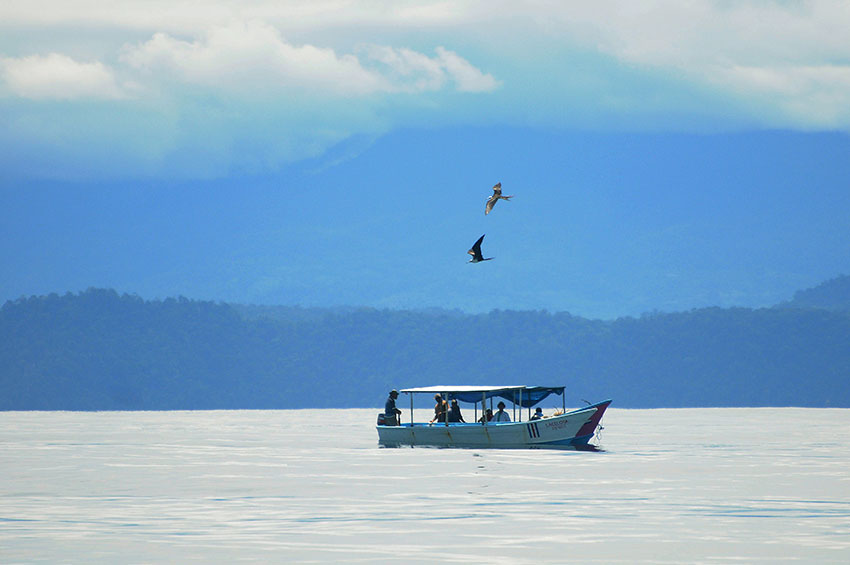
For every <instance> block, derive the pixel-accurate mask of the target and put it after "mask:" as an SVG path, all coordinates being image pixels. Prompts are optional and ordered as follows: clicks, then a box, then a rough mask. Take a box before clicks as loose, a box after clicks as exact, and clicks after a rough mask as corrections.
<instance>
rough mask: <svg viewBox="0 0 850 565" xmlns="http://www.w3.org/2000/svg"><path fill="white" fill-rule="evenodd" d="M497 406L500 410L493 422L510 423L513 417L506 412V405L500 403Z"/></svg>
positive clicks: (494, 415) (494, 416)
mask: <svg viewBox="0 0 850 565" xmlns="http://www.w3.org/2000/svg"><path fill="white" fill-rule="evenodd" d="M496 406H497V408H498V409H499V410H498V412H496V413H495V414H493V421H494V422H510V421H511V417H510V416H509V415H508V413H507V412H505V403H504V402H499V404H497V405H496Z"/></svg>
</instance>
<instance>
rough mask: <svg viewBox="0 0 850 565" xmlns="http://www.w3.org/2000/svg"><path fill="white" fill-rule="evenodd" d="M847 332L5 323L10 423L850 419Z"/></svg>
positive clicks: (437, 316) (735, 311)
mask: <svg viewBox="0 0 850 565" xmlns="http://www.w3.org/2000/svg"><path fill="white" fill-rule="evenodd" d="M849 343H850V315H848V314H847V313H844V312H835V311H829V310H824V309H798V308H766V309H758V310H751V309H745V308H731V309H721V308H707V309H700V310H694V311H690V312H684V313H675V314H656V315H648V316H644V317H641V318H622V319H618V320H614V321H600V320H587V319H584V318H579V317H575V316H571V315H570V314H567V313H555V314H552V313H547V312H535V311H519V312H515V311H493V312H490V313H489V314H481V315H466V314H462V313H459V312H457V311H447V312H442V311H427V312H410V311H387V310H374V309H356V308H346V309H337V310H332V309H329V310H323V309H309V310H307V309H297V308H294V309H287V308H274V309H269V310H268V311H264V309H263V308H262V307H239V308H236V307H233V306H230V305H226V304H216V303H211V302H199V301H194V300H188V299H185V298H179V299H167V300H163V301H160V300H154V301H146V300H142V299H141V298H139V297H136V296H130V295H126V294H125V295H119V294H118V293H116V292H115V291H112V290H97V289H90V290H88V291H86V292H82V293H80V294H70V293H69V294H65V295H64V296H58V295H50V296H40V297H30V298H22V299H19V300H15V301H9V302H7V303H6V304H5V305H4V306H3V307H2V309H0V386H2V390H3V394H2V395H0V409H3V410H33V409H39V410H58V409H65V410H116V409H117V410H124V409H133V410H139V409H146V410H160V409H210V408H309V407H369V406H375V407H377V406H382V405H383V401H384V399H385V397H386V393H387V391H388V390H389V389H390V388H393V387H395V388H402V387H407V386H420V385H431V384H446V383H454V384H540V385H560V384H564V385H567V386H568V393H567V404H568V405H571V406H576V405H580V404H582V402H581V399H587V400H591V401H595V400H601V399H603V398H613V399H614V401H615V406H617V407H621V408H622V407H678V406H682V407H684V406H841V407H850V378H848V376H850V347H848V344H849Z"/></svg>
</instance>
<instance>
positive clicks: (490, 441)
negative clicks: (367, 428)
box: [377, 400, 611, 448]
mask: <svg viewBox="0 0 850 565" xmlns="http://www.w3.org/2000/svg"><path fill="white" fill-rule="evenodd" d="M610 402H611V401H610V400H608V401H605V402H600V403H599V404H594V405H592V406H588V407H586V408H581V409H578V410H574V411H572V412H567V413H565V414H562V415H560V416H553V417H551V418H543V419H541V420H530V421H527V422H504V423H494V422H490V423H487V424H460V423H450V424H448V425H446V424H445V423H440V424H433V425H430V424H413V425H411V424H404V425H401V426H378V427H377V429H378V441H379V442H380V444H381V445H384V446H387V447H398V446H405V445H411V446H415V445H430V446H437V447H494V448H528V447H546V446H569V445H578V446H581V445H587V443H588V441H590V439H591V438H592V437H593V435H594V434H595V432H596V427H597V426H598V424H599V421H600V420H601V418H602V414H603V413H604V412H605V409H606V408H607V407H608V404H610Z"/></svg>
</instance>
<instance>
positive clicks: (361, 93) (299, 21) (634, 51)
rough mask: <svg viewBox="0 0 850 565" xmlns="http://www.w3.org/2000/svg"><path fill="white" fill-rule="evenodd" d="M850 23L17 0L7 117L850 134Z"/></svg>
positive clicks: (707, 13)
mask: <svg viewBox="0 0 850 565" xmlns="http://www.w3.org/2000/svg"><path fill="white" fill-rule="evenodd" d="M848 29H850V3H848V2H845V1H844V0H820V1H817V2H794V1H779V0H777V1H770V0H741V1H738V2H728V0H684V1H682V0H642V1H640V2H635V1H633V0H600V1H599V2H593V3H586V2H584V3H576V2H562V1H558V0H534V1H526V2H522V1H520V2H509V1H507V0H490V1H486V2H485V1H483V0H469V1H462V0H458V1H457V2H447V1H445V0H435V1H422V0H358V1H354V0H287V1H285V2H281V1H280V0H150V1H149V2H137V1H135V0H115V1H113V2H109V3H106V4H104V3H103V2H99V1H97V0H70V1H65V0H6V1H5V2H2V3H0V37H2V41H0V104H4V105H5V106H4V107H3V108H2V112H0V116H2V115H3V113H5V114H6V118H7V121H8V122H10V123H11V122H14V124H15V125H16V127H17V128H18V129H17V130H16V131H18V132H20V133H21V134H22V135H23V134H25V133H26V131H25V128H26V127H28V126H27V125H26V124H29V123H40V124H47V125H49V124H55V123H56V121H55V120H51V119H47V118H44V119H39V118H40V117H43V116H49V115H50V114H49V113H48V112H47V111H46V110H45V111H44V112H43V116H41V114H39V113H40V112H42V109H41V107H40V106H39V104H42V105H44V107H45V108H46V107H47V106H48V105H49V104H50V101H52V100H57V99H62V100H76V101H94V105H95V106H97V101H99V100H100V101H102V100H104V99H107V100H108V99H120V104H118V105H113V104H101V105H100V106H99V107H98V111H101V112H102V114H100V116H101V119H102V120H103V121H104V122H107V121H109V113H110V112H115V113H116V116H117V112H127V111H130V112H136V115H139V116H144V117H145V120H144V121H148V120H149V121H150V122H151V123H153V124H155V125H156V126H157V127H161V130H162V131H161V132H158V131H151V132H149V137H150V139H160V140H162V141H161V143H160V146H157V147H155V148H151V149H150V154H151V155H154V156H155V159H159V158H160V156H162V161H163V162H167V163H168V164H169V166H171V167H175V166H177V165H175V163H176V162H177V161H179V159H178V158H177V157H175V158H174V159H171V157H170V156H175V155H176V156H179V155H186V154H192V159H193V160H194V162H196V163H201V164H202V165H203V163H205V162H207V161H211V160H212V159H213V158H214V159H215V160H217V162H218V163H221V166H222V167H226V164H227V163H228V162H229V161H228V160H230V162H242V163H254V164H255V165H251V167H256V168H262V167H273V166H274V164H275V163H276V162H283V161H286V160H292V159H298V158H303V157H304V155H316V154H320V153H321V152H322V151H323V150H324V149H325V148H327V147H328V146H329V145H330V144H332V143H334V142H336V141H339V140H342V139H346V138H347V137H348V136H351V135H353V134H357V133H362V134H365V135H367V136H372V135H379V134H380V132H382V131H386V130H388V129H392V128H393V127H398V126H410V125H419V124H423V123H428V124H431V123H435V122H439V123H443V124H457V123H511V124H514V125H526V124H535V125H536V124H555V125H559V124H560V125H565V126H569V125H576V124H579V125H581V127H584V128H603V129H611V128H620V127H623V128H631V129H635V128H643V127H664V128H666V129H676V128H678V129H685V130H687V129H689V128H699V127H709V128H710V127H719V128H723V127H740V126H741V124H748V125H752V124H757V125H761V126H763V127H772V128H774V127H791V128H800V129H833V130H845V131H850V78H848V77H849V76H850V42H848V41H847V40H846V38H845V36H846V35H847V30H848ZM21 101H24V102H27V104H23V103H22V102H21ZM19 102H21V104H19V105H18V106H15V107H14V110H13V111H12V112H9V111H8V110H9V109H10V108H12V105H14V104H18V103H19ZM81 106H82V105H81ZM113 106H115V107H114V108H113ZM117 106H121V107H120V108H117ZM21 108H24V110H25V111H26V112H27V113H28V114H27V116H26V118H27V119H23V118H24V116H16V115H15V114H14V112H22V111H23V110H21ZM152 116H155V117H156V118H157V119H153V120H150V118H151V117H152ZM18 118H21V119H18ZM75 123H76V122H75ZM83 123H87V122H83ZM110 123H113V122H110ZM114 123H115V124H118V125H116V127H120V124H121V123H124V122H122V121H121V120H120V119H116V120H114ZM47 125H45V126H44V127H47ZM56 127H58V126H56ZM54 129H55V128H54ZM104 129H106V128H104ZM51 131H54V130H51ZM116 133H119V132H116ZM126 133H127V135H128V136H129V135H131V134H132V133H131V132H126ZM38 135H39V134H38V132H35V131H34V132H33V133H32V136H31V137H32V139H34V140H35V141H33V143H36V142H37V141H38V140H37V139H36V138H37V137H38ZM51 135H52V137H51V139H53V138H57V139H58V138H61V136H60V135H59V134H58V133H55V132H54V133H53V134H51ZM69 135H70V134H69ZM80 135H82V134H80ZM92 135H94V134H92ZM39 139H40V138H39ZM45 139H46V138H45ZM252 140H258V141H255V142H252ZM79 141H80V145H81V146H84V145H85V139H83V138H82V137H81V138H80V140H79ZM47 143H48V142H47V141H45V144H47ZM151 143H155V142H151ZM47 149H49V147H48V148H47ZM47 149H45V150H47ZM133 150H136V149H135V148H132V149H128V152H127V153H128V155H129V154H130V153H131V152H132V151H133ZM209 155H214V157H209Z"/></svg>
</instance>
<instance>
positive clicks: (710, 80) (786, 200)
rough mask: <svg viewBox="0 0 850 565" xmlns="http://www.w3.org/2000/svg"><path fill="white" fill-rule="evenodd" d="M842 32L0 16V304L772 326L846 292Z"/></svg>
mask: <svg viewBox="0 0 850 565" xmlns="http://www.w3.org/2000/svg"><path fill="white" fill-rule="evenodd" d="M847 29H850V8H848V7H847V5H846V3H844V2H765V1H760V2H734V3H729V2H709V1H694V2H687V3H682V2H652V1H648V2H640V3H635V2H626V1H621V2H616V1H612V2H600V3H590V4H586V3H563V2H527V3H524V2H510V3H508V2H504V3H500V2H341V1H327V2H323V1H313V2H297V1H296V2H280V1H276V2H230V1H222V0H210V1H200V2H194V1H193V2H183V1H179V0H178V1H170V2H145V3H139V2H121V1H118V2H111V3H109V5H108V6H106V7H104V6H103V5H102V3H100V2H94V1H71V2H56V1H41V2H40V1H33V0H28V1H17V0H10V1H7V2H4V3H3V5H2V6H0V126H2V127H0V160H2V163H0V165H2V166H0V220H2V224H0V235H2V244H0V264H2V265H3V269H2V273H0V299H10V298H16V297H18V296H21V295H30V294H41V293H45V292H60V293H62V292H65V291H78V290H82V289H85V288H87V287H89V286H98V287H104V286H105V287H113V288H116V289H117V290H118V291H120V292H130V293H138V294H139V295H141V296H143V297H146V298H154V297H166V296H175V295H184V296H188V297H191V298H202V299H213V300H227V301H237V302H253V303H267V304H303V305H335V304H349V305H368V306H377V307H390V308H420V307H434V306H437V307H445V308H459V309H462V310H466V311H473V312H479V311H487V310H489V309H491V308H502V309H507V308H511V309H529V308H534V309H547V310H552V311H564V310H566V311H570V312H572V313H574V314H577V315H584V316H592V317H606V318H610V317H616V316H619V315H637V314H640V313H641V312H646V311H651V310H655V309H658V310H663V311H672V310H683V309H688V308H693V307H701V306H709V305H720V306H733V305H742V306H763V305H770V304H774V303H776V302H778V301H781V300H783V299H787V298H790V296H791V295H792V294H793V292H794V291H795V290H797V289H800V288H806V287H810V286H813V285H815V284H818V283H819V282H821V281H823V280H825V279H828V278H831V277H834V276H836V275H839V274H842V273H850V254H848V250H849V249H850V226H848V220H850V165H848V161H850V160H848V154H850V137H849V136H848V132H850V43H848V42H847V41H846V38H845V35H846V30H847ZM499 181H501V182H502V183H503V187H504V190H505V193H506V194H515V195H516V196H515V197H514V199H513V200H512V201H511V202H500V203H499V204H498V206H497V207H496V208H495V210H494V212H493V213H492V214H491V215H489V216H486V217H485V216H484V214H483V206H484V200H485V199H486V197H487V196H488V195H489V193H490V187H491V186H492V185H493V184H495V183H496V182H499ZM482 233H486V234H487V236H486V238H485V240H484V245H483V248H484V252H485V255H490V256H494V257H496V259H495V260H493V261H490V262H486V263H482V264H477V265H469V264H467V263H466V260H467V259H468V256H467V255H466V250H467V249H468V248H469V246H470V245H471V244H472V243H473V242H474V241H475V240H476V239H477V238H478V237H479V236H480V235H481V234H482Z"/></svg>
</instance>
